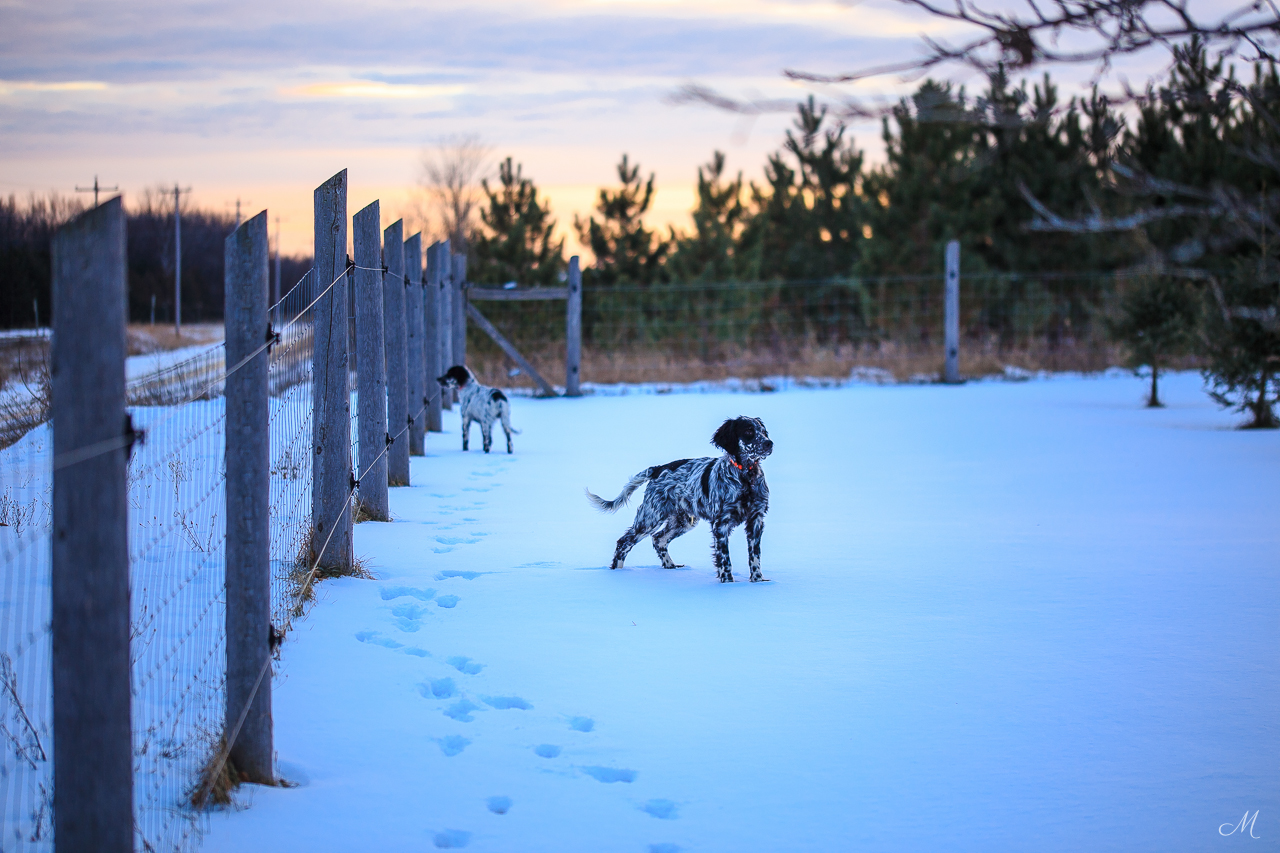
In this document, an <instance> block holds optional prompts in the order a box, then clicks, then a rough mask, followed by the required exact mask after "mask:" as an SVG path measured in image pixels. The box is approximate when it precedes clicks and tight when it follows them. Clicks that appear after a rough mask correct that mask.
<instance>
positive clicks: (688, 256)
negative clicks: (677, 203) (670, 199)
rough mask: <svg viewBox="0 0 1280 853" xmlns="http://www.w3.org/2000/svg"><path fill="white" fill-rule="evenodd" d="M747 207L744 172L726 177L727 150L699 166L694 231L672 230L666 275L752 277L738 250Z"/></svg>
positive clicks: (694, 278) (708, 278) (681, 277)
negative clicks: (743, 182) (743, 197)
mask: <svg viewBox="0 0 1280 853" xmlns="http://www.w3.org/2000/svg"><path fill="white" fill-rule="evenodd" d="M746 215H747V208H746V206H745V205H744V204H743V201H742V173H741V172H739V173H738V176H737V177H736V178H735V179H734V180H732V181H726V180H724V153H723V152H721V151H717V152H715V154H714V155H713V156H712V158H711V162H710V163H708V164H706V166H699V167H698V203H697V206H696V207H695V208H694V209H693V232H692V233H691V234H683V235H681V234H677V233H676V232H675V230H674V229H672V232H671V242H672V245H673V246H674V250H673V252H672V254H671V258H670V259H669V260H668V261H667V275H668V276H669V277H671V278H672V279H674V280H676V281H729V280H733V279H741V278H753V277H754V272H755V270H754V269H753V266H754V265H753V264H751V263H750V262H749V259H748V258H746V257H744V256H743V255H742V254H740V253H739V251H738V238H739V236H740V235H741V233H742V229H743V223H744V220H745V219H746Z"/></svg>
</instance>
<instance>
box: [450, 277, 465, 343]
mask: <svg viewBox="0 0 1280 853" xmlns="http://www.w3.org/2000/svg"><path fill="white" fill-rule="evenodd" d="M450 298H451V299H452V300H453V305H452V308H453V329H452V331H453V363H454V364H466V363H467V256H466V255H465V254H455V255H453V293H452V295H451V296H450Z"/></svg>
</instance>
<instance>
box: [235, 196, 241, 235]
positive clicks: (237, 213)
mask: <svg viewBox="0 0 1280 853" xmlns="http://www.w3.org/2000/svg"><path fill="white" fill-rule="evenodd" d="M236 227H237V228H239V227H240V197H239V196H236Z"/></svg>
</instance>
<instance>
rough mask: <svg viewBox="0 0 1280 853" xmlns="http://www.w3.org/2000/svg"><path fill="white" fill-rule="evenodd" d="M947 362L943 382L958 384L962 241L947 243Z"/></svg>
mask: <svg viewBox="0 0 1280 853" xmlns="http://www.w3.org/2000/svg"><path fill="white" fill-rule="evenodd" d="M943 337H944V338H945V342H944V343H945V346H946V348H947V362H946V367H945V369H944V371H943V375H942V381H943V382H947V383H951V384H957V383H959V382H960V381H961V380H960V241H959V240H952V241H951V242H950V243H947V295H946V318H945V326H944V335H943Z"/></svg>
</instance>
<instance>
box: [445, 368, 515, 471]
mask: <svg viewBox="0 0 1280 853" xmlns="http://www.w3.org/2000/svg"><path fill="white" fill-rule="evenodd" d="M436 381H437V382H439V383H440V387H442V388H445V389H449V388H457V389H458V400H459V401H460V402H461V403H462V449H463V450H470V449H471V448H470V447H469V446H468V445H469V439H470V438H471V423H472V421H474V422H475V423H478V424H480V439H481V441H483V442H484V452H485V453H488V452H489V448H490V447H492V446H493V422H494V421H495V420H501V421H502V431H503V432H505V433H506V434H507V452H508V453H512V452H513V451H512V449H511V433H513V432H514V433H516V434H517V435H519V434H520V430H518V429H512V428H511V403H509V402H508V401H507V395H506V394H503V393H502V392H501V391H499V390H498V389H497V388H490V387H489V386H488V385H481V384H480V383H479V382H478V381H477V380H476V377H475V374H474V373H472V372H471V370H470V368H468V367H466V366H465V365H461V364H455V365H454V366H453V367H450V368H449V369H448V370H446V371H445V373H444V376H437V377H436Z"/></svg>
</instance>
